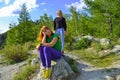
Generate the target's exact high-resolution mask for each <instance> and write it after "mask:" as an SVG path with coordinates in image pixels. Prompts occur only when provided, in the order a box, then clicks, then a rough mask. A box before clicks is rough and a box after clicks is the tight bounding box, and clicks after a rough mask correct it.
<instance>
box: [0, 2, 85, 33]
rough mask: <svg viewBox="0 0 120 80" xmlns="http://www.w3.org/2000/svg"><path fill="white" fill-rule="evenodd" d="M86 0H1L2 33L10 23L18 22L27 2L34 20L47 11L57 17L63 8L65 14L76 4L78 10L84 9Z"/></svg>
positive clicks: (0, 23)
mask: <svg viewBox="0 0 120 80" xmlns="http://www.w3.org/2000/svg"><path fill="white" fill-rule="evenodd" d="M83 1H84V0H0V33H4V32H6V31H7V30H9V24H10V23H18V18H19V12H20V10H21V6H22V5H23V4H24V3H25V4H26V7H27V10H28V11H29V14H30V16H31V19H32V20H33V21H36V20H38V19H39V18H40V16H43V15H44V13H46V14H47V15H48V16H52V17H53V18H55V16H56V11H57V10H62V12H63V14H68V13H69V8H70V7H71V6H74V7H75V8H76V10H77V11H82V10H83V7H86V5H85V4H84V2H83Z"/></svg>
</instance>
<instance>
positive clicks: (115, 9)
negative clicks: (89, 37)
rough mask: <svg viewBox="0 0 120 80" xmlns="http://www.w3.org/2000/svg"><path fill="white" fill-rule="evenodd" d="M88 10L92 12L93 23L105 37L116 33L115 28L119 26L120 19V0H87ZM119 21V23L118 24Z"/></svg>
mask: <svg viewBox="0 0 120 80" xmlns="http://www.w3.org/2000/svg"><path fill="white" fill-rule="evenodd" d="M85 3H86V5H87V9H86V10H87V11H88V12H89V13H90V14H91V18H92V19H93V25H94V24H95V25H96V27H98V29H99V30H98V31H99V33H101V35H103V36H104V37H106V36H108V35H113V34H116V32H115V33H114V32H113V31H114V29H115V30H116V28H118V26H119V24H120V23H118V22H119V21H120V20H119V18H120V14H119V13H120V1H119V0H85ZM116 23H118V24H116Z"/></svg>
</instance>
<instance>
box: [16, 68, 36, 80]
mask: <svg viewBox="0 0 120 80" xmlns="http://www.w3.org/2000/svg"><path fill="white" fill-rule="evenodd" d="M36 69H38V66H27V67H26V68H25V69H24V70H23V71H22V72H21V73H19V74H17V75H15V76H14V80H29V77H30V76H31V75H32V74H33V73H35V71H36Z"/></svg>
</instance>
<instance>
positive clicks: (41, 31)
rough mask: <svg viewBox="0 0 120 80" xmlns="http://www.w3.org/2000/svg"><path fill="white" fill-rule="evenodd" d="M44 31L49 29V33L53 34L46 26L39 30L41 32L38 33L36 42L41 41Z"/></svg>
mask: <svg viewBox="0 0 120 80" xmlns="http://www.w3.org/2000/svg"><path fill="white" fill-rule="evenodd" d="M45 29H49V30H50V31H51V33H52V34H53V31H52V30H51V29H50V28H49V27H47V26H43V27H42V28H41V30H40V33H39V36H38V40H42V39H43V36H44V35H43V31H44V30H45Z"/></svg>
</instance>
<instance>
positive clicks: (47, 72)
mask: <svg viewBox="0 0 120 80" xmlns="http://www.w3.org/2000/svg"><path fill="white" fill-rule="evenodd" d="M51 72H52V67H51V68H49V69H48V70H46V73H45V77H44V78H45V79H47V78H49V77H50V76H51Z"/></svg>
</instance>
